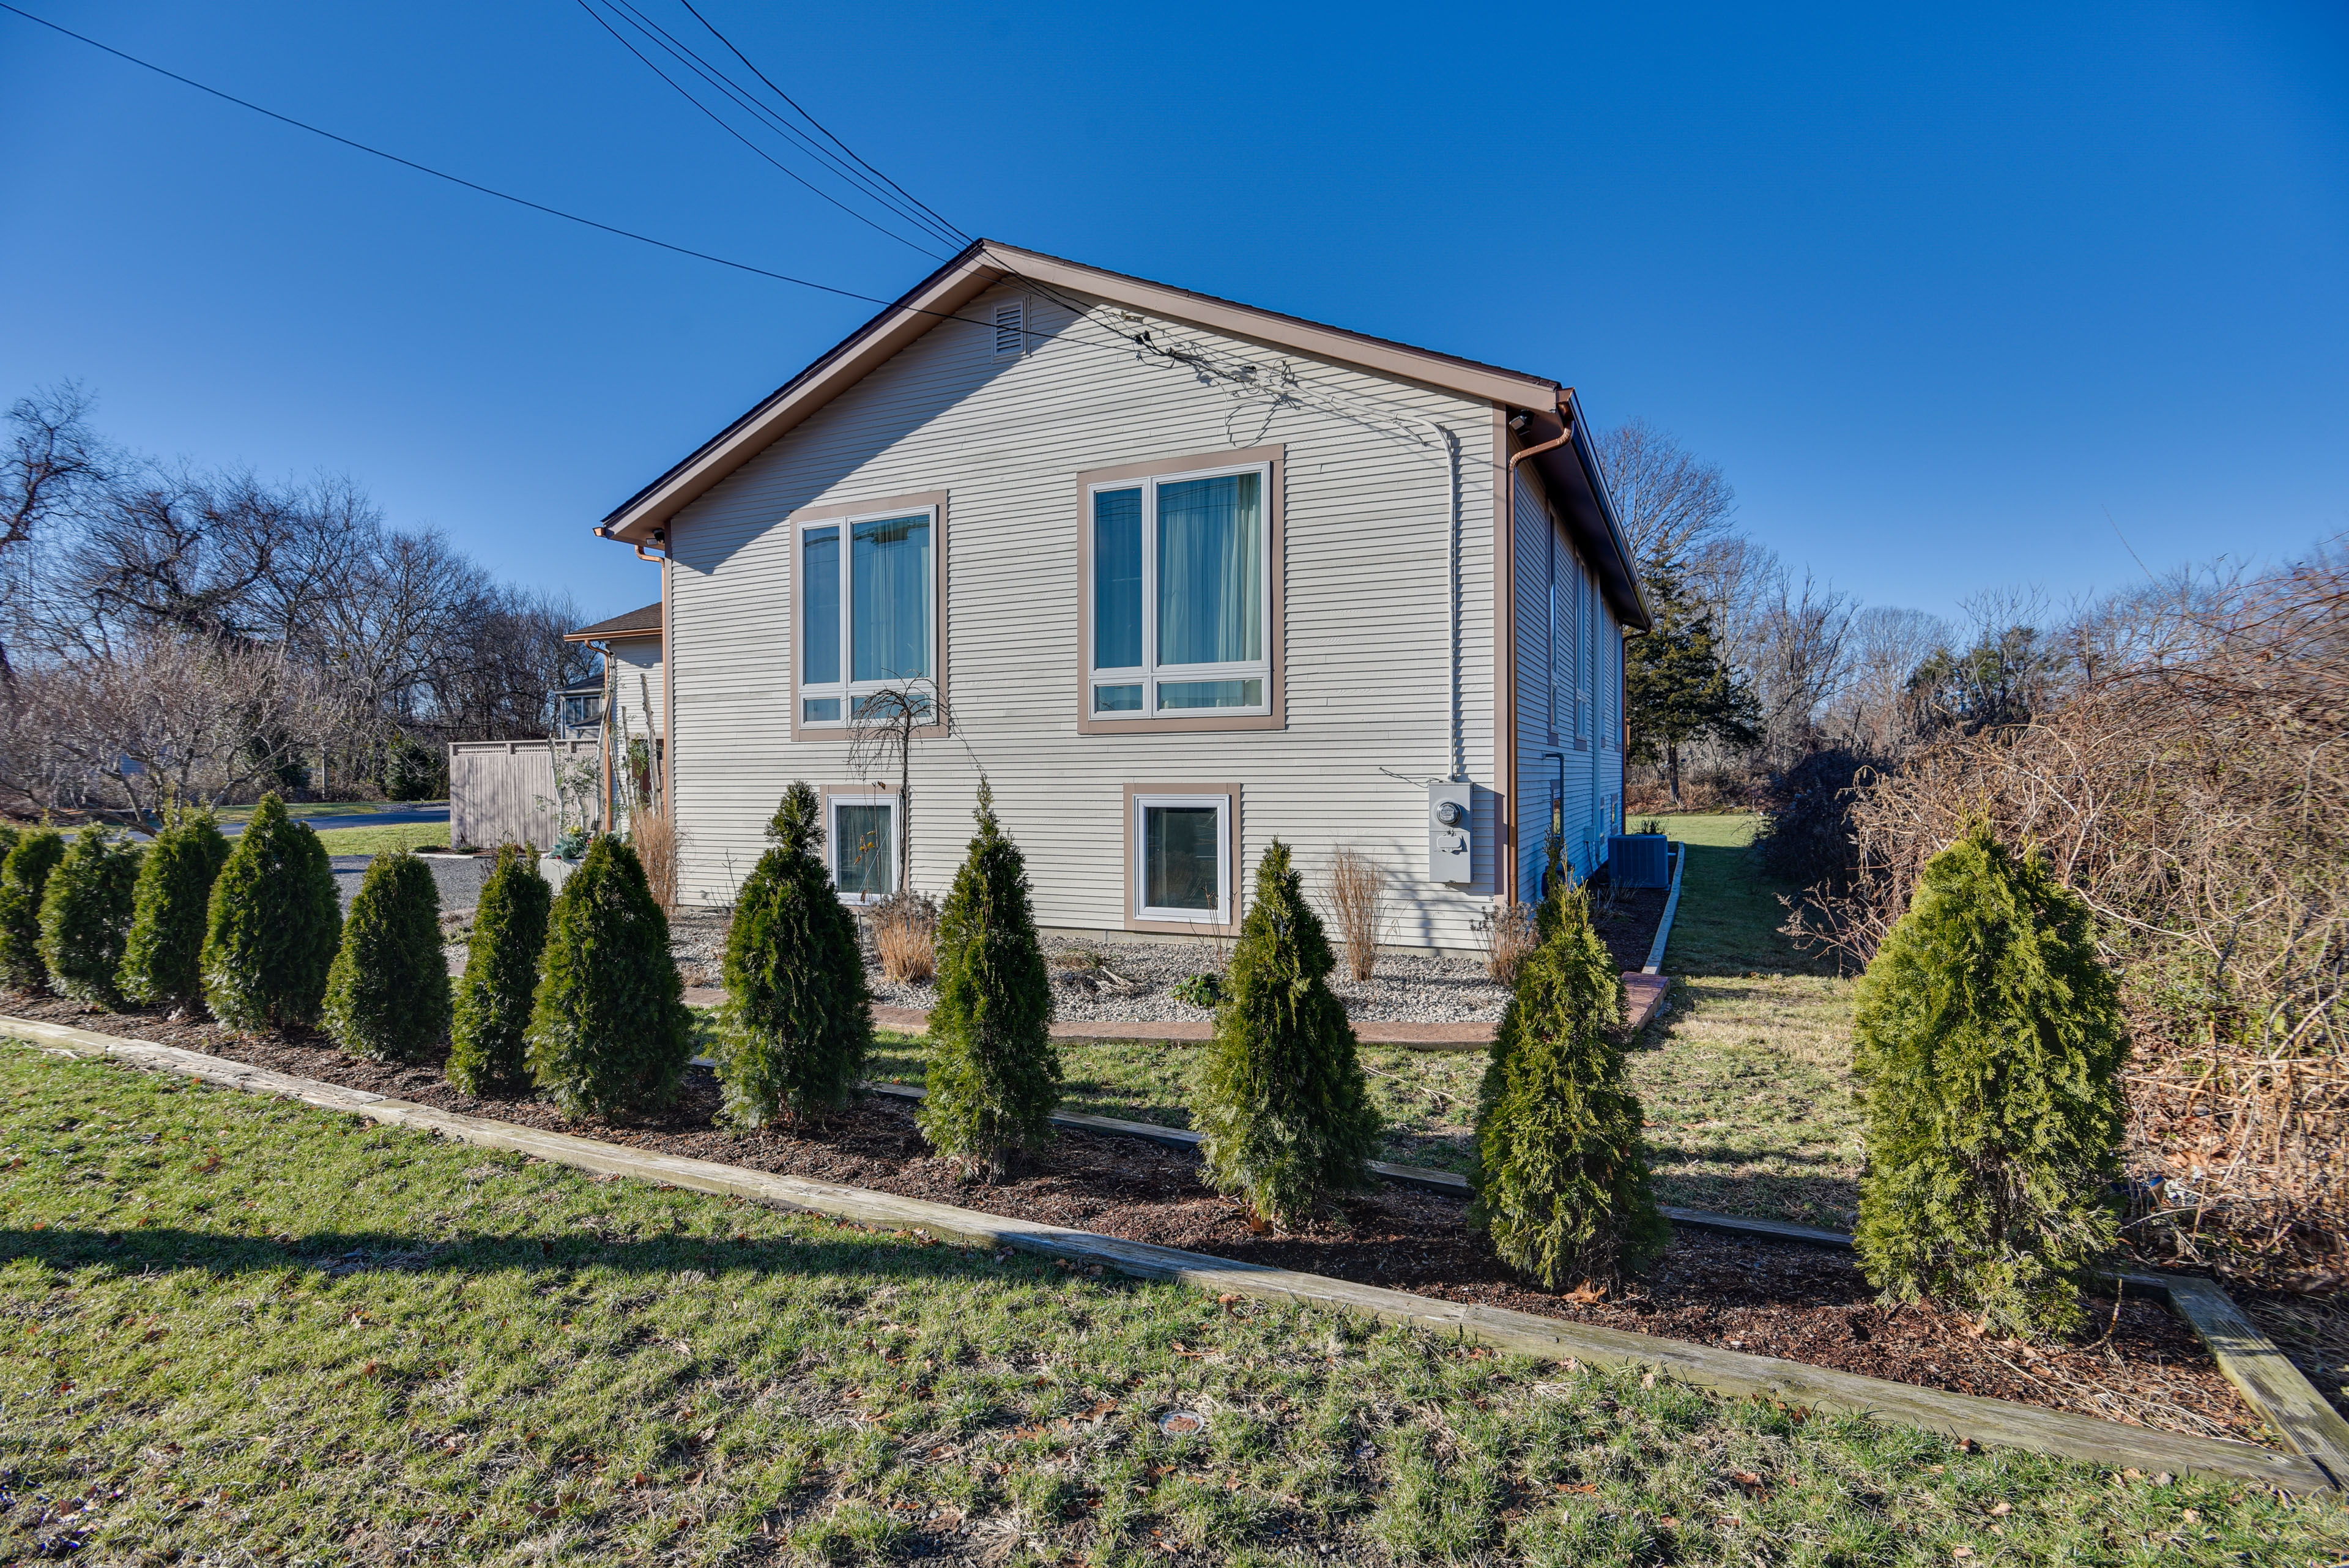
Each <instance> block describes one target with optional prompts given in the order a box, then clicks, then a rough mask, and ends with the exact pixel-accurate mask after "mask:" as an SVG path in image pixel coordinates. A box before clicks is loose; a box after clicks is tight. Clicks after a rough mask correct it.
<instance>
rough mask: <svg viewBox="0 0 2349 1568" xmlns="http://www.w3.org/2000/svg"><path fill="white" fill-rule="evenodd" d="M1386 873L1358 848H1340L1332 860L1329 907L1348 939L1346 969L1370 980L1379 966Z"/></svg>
mask: <svg viewBox="0 0 2349 1568" xmlns="http://www.w3.org/2000/svg"><path fill="white" fill-rule="evenodd" d="M1386 887H1387V874H1386V873H1385V872H1384V871H1382V870H1381V869H1380V868H1379V863H1378V862H1377V861H1375V860H1373V859H1371V857H1369V856H1367V855H1365V854H1363V853H1362V852H1361V850H1359V849H1340V850H1339V851H1338V853H1337V854H1336V855H1334V856H1332V857H1330V912H1331V913H1332V914H1333V915H1335V916H1336V917H1337V919H1338V934H1339V935H1340V936H1341V937H1343V938H1344V939H1345V940H1346V971H1347V972H1348V973H1350V974H1351V975H1352V976H1353V977H1354V978H1355V979H1356V980H1368V979H1370V978H1371V971H1372V970H1374V969H1376V968H1377V967H1378V961H1379V938H1380V937H1381V935H1382V934H1383V929H1384V927H1385V925H1386Z"/></svg>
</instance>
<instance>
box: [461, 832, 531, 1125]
mask: <svg viewBox="0 0 2349 1568" xmlns="http://www.w3.org/2000/svg"><path fill="white" fill-rule="evenodd" d="M553 899H554V890H553V889H552V888H549V887H548V886H547V885H546V878H545V877H543V876H541V875H540V874H539V869H538V857H537V856H535V855H533V854H532V853H531V852H530V851H528V850H526V849H524V848H523V847H522V846H519V845H513V844H508V845H503V846H500V848H499V850H498V863H497V865H496V866H495V867H492V869H491V871H490V879H489V880H488V881H486V882H484V883H482V884H481V901H480V902H479V903H478V904H476V905H475V906H474V909H473V934H472V936H471V939H470V940H468V941H467V943H466V950H465V977H464V979H462V980H461V981H458V983H457V1012H456V1022H455V1023H454V1025H453V1026H452V1027H451V1029H450V1046H449V1081H450V1083H452V1084H454V1085H457V1086H458V1087H459V1088H460V1089H462V1090H464V1091H465V1092H466V1093H467V1094H469V1095H486V1094H492V1093H497V1092H501V1091H506V1092H510V1091H512V1090H515V1089H519V1088H522V1087H523V1086H524V1085H527V1084H528V1083H529V1082H530V1062H529V1058H528V1055H527V1054H526V1051H525V1047H524V1045H523V1035H524V1034H525V1033H527V1032H528V1031H529V1029H530V1006H531V992H533V991H534V990H536V989H537V987H538V960H539V955H540V954H541V953H543V951H545V950H546V922H547V916H548V912H549V905H550V904H551V902H552V901H553Z"/></svg>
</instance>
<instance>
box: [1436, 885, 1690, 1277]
mask: <svg viewBox="0 0 2349 1568" xmlns="http://www.w3.org/2000/svg"><path fill="white" fill-rule="evenodd" d="M1555 866H1556V861H1555V857H1553V867H1554V868H1555ZM1539 929H1540V930H1541V932H1542V943H1541V946H1539V947H1538V948H1537V949H1535V950H1534V952H1533V954H1532V956H1531V957H1529V958H1527V959H1526V961H1525V962H1524V963H1523V964H1521V965H1519V966H1518V969H1517V980H1516V990H1515V993H1514V994H1513V995H1512V996H1511V997H1510V999H1509V1004H1508V1006H1507V1008H1506V1009H1505V1010H1504V1011H1503V1012H1502V1014H1501V1024H1500V1027H1499V1029H1498V1030H1496V1031H1495V1033H1494V1036H1493V1052H1492V1058H1491V1064H1490V1065H1488V1066H1487V1067H1486V1068H1485V1082H1484V1086H1483V1089H1482V1091H1481V1093H1480V1094H1479V1095H1478V1096H1477V1099H1478V1104H1477V1114H1476V1166H1475V1174H1474V1176H1473V1178H1472V1189H1473V1191H1474V1193H1475V1201H1474V1203H1473V1204H1472V1205H1471V1206H1470V1208H1469V1210H1468V1222H1469V1224H1470V1225H1472V1226H1474V1227H1476V1228H1478V1229H1481V1230H1484V1231H1486V1232H1487V1233H1488V1234H1490V1236H1491V1237H1492V1240H1493V1250H1494V1251H1495V1252H1497V1253H1499V1254H1500V1257H1501V1261H1502V1262H1505V1263H1507V1264H1508V1265H1509V1266H1510V1267H1511V1268H1513V1269H1516V1270H1517V1271H1518V1272H1521V1273H1524V1274H1527V1275H1529V1276H1531V1277H1532V1278H1534V1279H1536V1280H1538V1281H1539V1282H1541V1284H1542V1286H1543V1288H1544V1289H1546V1290H1556V1289H1557V1288H1558V1287H1559V1286H1561V1285H1564V1284H1568V1283H1570V1282H1574V1281H1577V1280H1598V1281H1610V1280H1613V1279H1615V1278H1617V1277H1618V1276H1619V1275H1620V1274H1621V1273H1623V1272H1626V1271H1631V1272H1636V1271H1637V1270H1639V1269H1640V1268H1641V1267H1643V1266H1644V1265H1645V1264H1646V1263H1647V1262H1649V1261H1650V1260H1651V1259H1652V1258H1653V1257H1654V1256H1655V1255H1656V1253H1658V1252H1659V1251H1661V1250H1662V1249H1663V1245H1664V1242H1665V1241H1667V1240H1668V1239H1669V1237H1670V1234H1671V1232H1670V1230H1669V1228H1668V1227H1667V1226H1666V1225H1665V1223H1664V1218H1663V1216H1662V1215H1661V1213H1659V1212H1658V1211H1657V1209H1656V1199H1655V1194H1654V1192H1653V1191H1652V1190H1651V1187H1650V1184H1649V1178H1648V1164H1647V1158H1646V1154H1645V1152H1644V1150H1643V1149H1642V1147H1641V1146H1640V1123H1641V1121H1642V1119H1643V1118H1642V1117H1641V1115H1640V1101H1639V1098H1638V1096H1635V1095H1633V1094H1632V1093H1631V1091H1630V1089H1629V1088H1628V1087H1626V1086H1625V1085H1624V1083H1623V1050H1622V1047H1621V1046H1620V1045H1619V1044H1617V1040H1616V1032H1617V1031H1618V1030H1619V1029H1620V1028H1621V1026H1622V1023H1623V977H1622V976H1621V975H1620V974H1619V972H1617V971H1616V968H1615V961H1614V959H1613V958H1612V957H1611V956H1610V955H1609V953H1608V951H1607V946H1606V944H1605V943H1604V942H1602V941H1600V940H1599V933H1598V932H1597V931H1596V930H1595V929H1592V927H1591V924H1590V906H1589V901H1588V894H1586V893H1585V892H1583V891H1582V890H1581V889H1580V888H1568V885H1567V878H1566V877H1564V876H1562V875H1561V876H1553V877H1552V880H1551V884H1550V893H1549V897H1548V898H1546V899H1544V900H1543V901H1542V909H1541V912H1540V916H1539Z"/></svg>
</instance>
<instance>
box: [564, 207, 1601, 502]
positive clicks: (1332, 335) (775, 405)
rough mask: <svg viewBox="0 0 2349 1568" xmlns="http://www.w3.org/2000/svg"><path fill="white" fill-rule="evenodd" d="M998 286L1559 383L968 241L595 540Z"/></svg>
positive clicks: (1402, 372) (1526, 397)
mask: <svg viewBox="0 0 2349 1568" xmlns="http://www.w3.org/2000/svg"><path fill="white" fill-rule="evenodd" d="M1005 278H1014V279H1018V280H1020V281H1023V282H1028V283H1033V284H1036V285H1039V286H1043V287H1047V288H1059V289H1066V290H1068V291H1070V292H1071V293H1077V294H1083V295H1087V296H1092V297H1093V298H1096V299H1104V300H1107V301H1109V302H1110V303H1112V304H1115V305H1123V306H1129V307H1130V308H1132V309H1134V310H1137V311H1141V312H1143V313H1146V314H1148V315H1152V316H1157V317H1164V318H1165V319H1168V320H1174V321H1185V322H1189V323H1191V324H1192V325H1194V326H1198V327H1207V328H1208V329H1210V330H1212V331H1216V332H1223V333H1226V334H1229V335H1230V336H1233V337H1246V338H1249V339H1252V340H1254V341H1256V342H1259V343H1265V344H1268V345H1271V346H1273V347H1275V348H1287V349H1289V350H1291V351H1293V352H1296V353H1299V354H1307V355H1310V356H1312V357H1314V358H1320V359H1327V360H1333V361H1336V362H1338V363H1341V364H1349V365H1358V366H1361V367H1362V368H1363V369H1371V370H1376V371H1379V372H1381V374H1384V375H1389V376H1393V377H1396V378H1398V379H1403V380H1409V381H1416V382H1418V383H1420V384H1421V385H1423V386H1430V387H1437V388H1441V389H1444V390H1447V391H1454V392H1459V393H1463V394H1464V395H1466V396H1469V397H1473V398H1482V399H1485V400H1488V401H1491V402H1495V403H1502V404H1506V405H1507V406H1509V407H1512V408H1525V407H1531V408H1534V409H1537V410H1547V409H1550V408H1552V407H1554V406H1555V405H1556V403H1557V396H1558V384H1557V382H1556V381H1553V380H1549V379H1546V378H1544V377H1539V376H1529V375H1526V374H1524V373H1523V372H1521V371H1516V370H1505V369H1500V368H1498V367H1496V366H1492V365H1485V364H1479V363H1478V362H1477V361H1475V360H1474V359H1463V358H1456V357H1455V356H1453V355H1449V354H1438V353H1435V352H1434V351H1433V350H1431V349H1426V348H1412V347H1411V346H1410V345H1408V344H1402V343H1395V342H1391V341H1389V340H1388V339H1386V338H1382V337H1370V336H1368V335H1366V334H1363V333H1360V332H1349V331H1346V330H1345V329H1344V328H1342V327H1325V326H1322V325H1321V324H1319V323H1318V322H1312V321H1305V320H1301V319H1300V318H1299V317H1294V316H1283V315H1281V314H1280V313H1279V312H1278V311H1272V310H1262V309H1258V308H1257V307H1256V306H1248V305H1239V304H1236V303H1234V302H1233V301H1231V300H1227V299H1217V298H1216V297H1215V296H1212V295H1205V294H1195V293H1193V292H1191V291H1190V290H1188V289H1182V288H1174V287H1170V286H1167V285H1165V284H1160V283H1152V282H1150V281H1148V280H1147V279H1144V278H1138V277H1129V276H1127V275H1125V274H1123V273H1115V272H1107V271H1104V270H1102V268H1099V267H1091V266H1086V265H1082V264H1081V263H1078V262H1071V261H1063V260H1061V258H1060V257H1058V256H1049V255H1045V254H1041V253H1040V252H1037V251H1026V250H1021V249H1019V248H1018V247H1017V246H1014V245H1006V244H998V243H996V242H995V241H992V240H978V241H976V242H974V243H973V244H971V245H970V246H969V247H968V248H967V249H966V250H964V251H963V253H962V254H960V255H957V256H956V257H955V258H954V259H953V260H952V261H950V262H948V263H947V265H944V266H942V267H940V268H939V269H938V270H937V271H936V272H934V273H932V274H931V275H929V276H928V277H926V278H924V279H923V280H922V281H921V282H920V283H919V284H916V286H914V287H913V289H912V290H910V291H909V292H908V293H907V294H906V295H905V296H904V297H903V298H901V299H899V300H898V301H897V302H896V303H895V304H894V305H891V306H888V307H887V308H886V309H885V310H883V311H882V312H881V313H880V314H878V315H876V316H874V317H873V318H872V319H871V320H870V321H867V322H866V323H865V324H864V326H862V327H858V328H857V329H856V330H855V331H854V332H852V333H850V334H849V335H848V337H845V338H843V339H842V341H841V342H840V343H839V344H837V345H835V346H834V347H833V348H831V349H830V350H829V351H827V352H826V353H825V354H823V356H822V357H821V358H818V359H817V360H816V361H815V362H814V363H813V364H812V365H810V366H809V367H808V368H807V369H804V370H802V371H801V372H800V373H799V374H798V375H796V376H794V377H792V379H790V380H789V381H787V382H785V383H784V384H783V385H782V386H781V387H779V388H778V389H775V390H774V391H773V392H772V393H771V394H769V395H768V396H767V397H766V398H764V399H762V400H761V401H760V402H759V404H758V406H757V407H755V408H753V409H751V410H750V412H748V413H746V414H744V415H743V416H742V417H741V418H740V419H739V420H736V421H734V422H733V423H732V424H730V425H729V426H727V427H726V428H725V429H724V430H723V431H719V433H718V434H717V435H715V436H713V437H711V438H710V439H709V441H706V442H704V443H703V444H702V445H701V447H700V448H699V449H698V450H697V451H696V452H694V453H693V454H692V455H691V456H689V457H688V458H687V459H686V460H685V461H684V462H680V463H678V465H677V466H676V467H674V468H672V469H670V470H669V471H668V472H667V473H664V474H662V475H661V476H660V477H659V478H658V479H657V480H655V481H654V482H653V483H650V484H648V485H647V486H646V487H645V488H644V489H642V490H640V491H638V492H637V493H636V494H634V495H632V496H630V497H629V498H628V499H627V500H626V502H624V503H623V504H620V505H619V506H618V507H616V508H615V509H614V510H613V512H612V513H611V514H610V515H609V516H607V517H605V519H604V523H603V526H602V527H601V528H599V529H598V530H597V532H598V533H601V534H603V535H605V537H607V538H615V539H619V540H622V541H624V542H626V543H629V544H639V545H640V544H645V543H648V542H649V541H650V538H651V535H652V532H653V530H655V529H657V528H659V527H661V526H662V525H663V524H666V523H667V521H668V520H669V519H670V518H671V517H674V516H675V515H677V514H678V512H680V511H682V510H684V508H685V507H686V506H688V504H691V503H692V502H693V501H695V500H696V499H698V497H700V496H701V495H703V494H705V493H708V492H709V490H710V489H711V488H712V487H714V486H715V485H716V484H717V483H719V481H721V480H723V479H724V478H725V477H726V476H727V475H728V474H730V473H731V472H734V470H735V469H737V468H739V467H740V466H741V464H742V463H744V462H748V461H749V460H750V458H751V457H752V456H754V455H755V454H757V453H758V452H761V451H763V450H764V449H765V448H766V447H767V446H768V445H769V444H770V443H771V442H772V441H774V440H775V439H776V438H777V437H779V436H781V435H782V434H783V433H784V432H785V431H789V430H790V429H792V426H794V425H796V424H798V423H800V422H801V421H802V420H805V419H806V418H808V416H809V415H811V414H812V413H814V412H815V411H816V410H818V409H820V408H822V407H823V405H824V404H825V403H826V402H829V401H830V400H832V399H833V397H835V396H837V395H838V394H839V393H840V392H842V391H843V390H845V389H847V388H849V387H851V386H854V384H855V383H856V382H857V381H858V380H859V379H862V378H863V377H864V376H865V375H866V374H867V373H868V372H870V371H871V370H872V369H874V368H875V367H876V366H878V365H880V364H882V363H883V362H885V360H887V359H888V358H890V356H892V355H894V354H895V353H896V352H897V351H898V350H899V349H901V348H905V346H906V345H907V344H909V343H911V342H913V341H914V340H915V339H916V338H917V337H920V336H921V335H922V334H924V333H925V332H927V331H929V330H930V328H931V327H936V326H937V325H938V324H939V322H940V321H941V320H943V319H945V318H947V317H952V316H953V315H954V313H955V312H956V311H957V310H959V309H960V308H961V307H962V306H965V305H968V303H970V301H971V300H973V299H975V298H977V297H978V296H979V295H980V294H982V293H984V292H985V291H986V290H988V288H990V287H992V286H995V285H996V284H997V283H999V282H1000V281H1002V280H1003V279H1005ZM973 325H975V326H985V325H987V324H986V323H984V322H974V323H973Z"/></svg>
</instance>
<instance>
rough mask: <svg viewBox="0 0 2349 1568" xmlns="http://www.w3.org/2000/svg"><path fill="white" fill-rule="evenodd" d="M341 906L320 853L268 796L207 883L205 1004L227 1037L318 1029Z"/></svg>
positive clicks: (280, 804)
mask: <svg viewBox="0 0 2349 1568" xmlns="http://www.w3.org/2000/svg"><path fill="white" fill-rule="evenodd" d="M342 936H343V912H342V898H341V897H340V896H339V895H338V894H336V891H335V870H334V866H333V863H332V862H331V861H330V860H329V859H328V857H327V855H326V845H324V844H323V843H321V842H320V841H319V838H318V836H317V835H316V834H315V833H313V832H311V831H310V829H309V828H308V826H305V825H304V824H302V823H299V822H296V821H295V820H294V819H293V818H292V817H290V816H287V815H285V802H283V801H281V800H279V799H278V798H277V796H276V794H275V793H274V792H272V793H271V794H265V795H263V796H262V797H261V804H260V805H257V806H255V807H254V811H253V819H252V820H251V821H250V822H248V823H246V824H245V827H244V832H243V834H242V835H241V836H239V837H238V838H237V841H236V844H235V846H234V847H233V848H232V849H231V850H230V851H229V856H228V859H227V861H226V862H225V863H224V864H223V865H222V867H221V872H220V875H219V877H215V878H214V879H213V881H212V907H211V909H209V910H207V911H206V914H205V923H204V949H203V959H202V962H203V973H204V1003H205V1005H206V1006H208V1007H210V1008H211V1009H212V1016H213V1017H215V1018H217V1019H219V1020H220V1021H221V1022H222V1023H225V1024H227V1025H228V1026H229V1027H230V1028H232V1029H264V1028H272V1027H274V1028H285V1027H287V1026H289V1025H307V1024H311V1023H316V1022H317V1018H318V1006H319V1003H320V1002H323V1001H324V1000H325V999H326V970H327V968H328V966H330V965H331V964H333V962H334V961H335V950H336V948H338V947H339V946H340V945H341V943H342Z"/></svg>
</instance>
